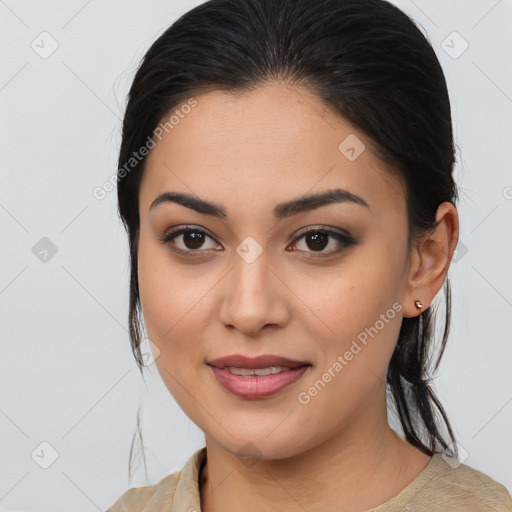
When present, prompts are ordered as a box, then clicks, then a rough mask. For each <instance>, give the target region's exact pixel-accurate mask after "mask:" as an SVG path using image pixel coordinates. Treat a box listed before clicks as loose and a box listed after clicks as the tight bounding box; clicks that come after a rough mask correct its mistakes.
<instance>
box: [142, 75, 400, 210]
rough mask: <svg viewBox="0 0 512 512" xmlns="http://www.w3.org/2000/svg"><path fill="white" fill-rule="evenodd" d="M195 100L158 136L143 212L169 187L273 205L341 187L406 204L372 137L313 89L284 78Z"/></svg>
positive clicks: (381, 202)
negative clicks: (352, 123)
mask: <svg viewBox="0 0 512 512" xmlns="http://www.w3.org/2000/svg"><path fill="white" fill-rule="evenodd" d="M195 100H196V102H197V103H196V104H195V106H194V107H193V108H190V109H188V108H187V109H186V110H184V111H183V112H181V115H179V116H175V117H174V118H173V119H174V120H179V121H178V122H175V124H173V125H172V127H168V129H167V131H164V132H163V134H162V135H161V140H159V139H155V142H156V146H155V147H154V148H153V149H151V151H150V153H149V155H148V157H147V160H146V164H145V170H144V176H143V179H142V183H141V189H140V194H139V195H140V197H139V203H140V209H141V211H142V210H145V211H147V209H148V208H149V205H150V203H151V201H152V200H153V199H154V197H155V196H156V195H158V194H159V193H162V192H164V191H167V190H172V191H181V192H187V193H192V194H196V195H198V196H199V197H201V198H204V199H211V200H215V199H217V198H219V197H220V198H222V201H221V202H223V203H224V204H226V205H227V208H228V210H229V204H231V205H232V206H233V208H237V207H239V206H243V205H244V204H247V201H250V202H251V204H252V206H253V207H254V208H259V207H260V206H261V207H262V208H263V209H269V210H270V209H271V206H272V205H273V204H276V203H279V202H282V201H283V200H286V199H291V198H296V197H298V196H302V195H304V194H306V193H308V192H309V193H315V192H322V191H325V190H327V189H329V188H331V189H332V188H338V187H341V188H344V189H346V190H348V191H350V192H352V193H354V194H356V195H359V196H361V197H364V198H365V200H366V201H367V202H368V203H370V204H371V207H372V210H376V211H378V210H383V209H384V210H386V209H388V210H389V209H390V208H391V209H401V208H403V206H404V205H403V201H404V194H403V190H402V186H401V182H400V180H398V178H397V177H396V176H395V175H394V173H391V172H390V171H389V169H387V168H386V166H385V165H384V164H383V163H382V162H381V161H380V160H379V159H378V158H377V157H376V156H375V154H374V152H373V150H372V142H371V141H370V140H369V139H368V138H367V137H366V136H365V135H364V134H363V133H361V132H360V131H358V130H356V129H355V128H354V127H353V126H352V125H351V124H350V123H348V122H347V121H346V120H345V119H343V118H342V117H340V116H338V115H336V114H335V113H333V112H332V111H331V110H329V109H328V108H327V107H326V106H325V104H324V103H323V102H322V101H321V100H319V99H318V98H317V97H316V96H315V95H314V94H313V93H312V92H311V91H309V90H308V89H306V88H302V87H297V86H293V87H292V86H290V85H285V84H282V83H278V84H272V85H266V86H262V87H260V88H258V89H256V90H253V91H251V92H246V93H241V94H240V93H237V94H232V93H228V92H222V91H212V92H208V93H205V94H202V95H199V96H195ZM176 110H177V111H178V112H179V111H180V106H179V105H178V106H177V107H176V108H175V109H174V110H173V111H176ZM184 112H187V113H186V114H185V113H184ZM170 114H171V113H170ZM168 117H169V116H166V119H167V118H168ZM217 202H218V201H217ZM256 203H257V204H258V206H256ZM264 205H265V206H264Z"/></svg>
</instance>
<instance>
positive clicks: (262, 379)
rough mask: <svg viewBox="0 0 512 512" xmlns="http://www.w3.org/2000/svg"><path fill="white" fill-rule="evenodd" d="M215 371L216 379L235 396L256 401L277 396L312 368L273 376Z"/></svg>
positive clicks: (307, 367) (306, 367) (304, 367)
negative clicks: (256, 399)
mask: <svg viewBox="0 0 512 512" xmlns="http://www.w3.org/2000/svg"><path fill="white" fill-rule="evenodd" d="M210 368H211V369H212V370H213V374H214V375H215V378H216V379H217V381H218V382H219V384H220V385H221V386H223V387H224V388H225V389H227V390H228V391H229V392H230V393H233V395H236V396H238V397H240V398H247V399H255V398H265V397H268V396H272V395H275V394H277V393H279V392H280V391H283V390H284V389H285V388H287V387H288V386H290V385H291V384H293V383H295V382H297V381H298V380H299V379H300V378H301V377H302V376H303V375H304V374H305V373H306V372H307V371H308V369H309V368H310V366H301V367H299V368H295V369H293V370H287V371H285V372H280V373H275V374H273V375H259V376H258V375H250V376H244V375H235V374H234V373H231V372H230V371H228V370H224V369H222V368H215V367H214V366H210Z"/></svg>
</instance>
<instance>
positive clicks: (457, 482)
mask: <svg viewBox="0 0 512 512" xmlns="http://www.w3.org/2000/svg"><path fill="white" fill-rule="evenodd" d="M387 505H389V508H388V507H387V506H386V504H384V506H383V507H382V511H392V510H400V511H404V510H407V511H414V512H423V511H425V512H430V511H432V510H435V511H436V512H451V511H454V512H455V511H460V510H464V511H465V512H512V499H511V497H510V494H509V493H508V491H507V489H506V487H505V486H504V485H502V484H500V483H499V482H497V481H495V480H493V479H492V478H491V477H490V476H488V475H486V474H485V473H482V472H481V471H478V470H477V469H474V468H472V467H471V466H468V465H466V464H461V463H460V462H458V461H457V459H454V458H452V457H448V456H446V455H444V454H441V453H436V454H435V455H433V456H432V458H431V460H430V462H429V464H428V465H427V467H426V468H425V469H424V470H423V472H422V473H420V475H418V477H417V478H416V479H415V480H413V482H411V484H410V485H409V486H407V487H406V488H405V489H404V490H403V491H402V492H401V493H400V494H398V495H397V496H395V498H394V499H392V500H391V501H390V502H388V504H387ZM377 510H379V512H380V511H381V508H380V507H378V508H377Z"/></svg>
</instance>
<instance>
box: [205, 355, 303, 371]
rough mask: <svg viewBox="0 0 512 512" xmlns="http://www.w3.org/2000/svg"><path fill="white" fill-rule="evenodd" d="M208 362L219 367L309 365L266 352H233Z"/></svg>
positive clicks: (290, 366) (294, 366)
mask: <svg viewBox="0 0 512 512" xmlns="http://www.w3.org/2000/svg"><path fill="white" fill-rule="evenodd" d="M206 364H208V365H210V366H215V367H217V368H229V367H233V368H248V369H256V368H267V367H269V366H282V367H285V368H298V367H299V366H304V365H309V364H310V363H308V362H307V361H296V360H293V359H288V358H286V357H282V356H276V355H271V354H265V355H262V356H258V357H246V356H243V355H241V354H231V355H228V356H223V357H218V358H215V359H210V360H209V361H206Z"/></svg>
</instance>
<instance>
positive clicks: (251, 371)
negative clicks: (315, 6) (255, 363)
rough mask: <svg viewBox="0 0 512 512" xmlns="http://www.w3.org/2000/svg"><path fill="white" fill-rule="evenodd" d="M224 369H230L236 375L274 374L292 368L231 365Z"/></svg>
mask: <svg viewBox="0 0 512 512" xmlns="http://www.w3.org/2000/svg"><path fill="white" fill-rule="evenodd" d="M224 370H228V371H229V372H230V373H234V374H235V375H245V376H248V375H260V376H262V375H274V374H276V373H281V372H286V371H289V370H290V368H287V367H284V366H269V367H268V368H254V369H249V368H235V367H229V368H224Z"/></svg>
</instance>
